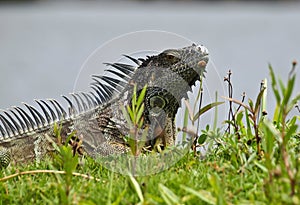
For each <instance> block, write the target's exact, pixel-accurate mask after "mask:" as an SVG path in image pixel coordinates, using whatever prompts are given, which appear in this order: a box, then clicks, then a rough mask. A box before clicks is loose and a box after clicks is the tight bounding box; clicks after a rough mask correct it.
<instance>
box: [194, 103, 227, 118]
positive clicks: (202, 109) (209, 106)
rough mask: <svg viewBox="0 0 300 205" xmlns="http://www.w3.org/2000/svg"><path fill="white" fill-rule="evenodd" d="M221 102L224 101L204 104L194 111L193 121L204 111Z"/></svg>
mask: <svg viewBox="0 0 300 205" xmlns="http://www.w3.org/2000/svg"><path fill="white" fill-rule="evenodd" d="M223 103H224V102H214V103H210V104H208V105H206V106H204V107H203V108H201V109H200V110H199V111H198V112H197V113H196V115H194V117H193V120H194V121H195V120H197V119H198V118H199V117H200V116H201V115H202V114H203V113H205V112H207V111H209V110H210V109H212V108H214V107H216V106H218V105H221V104H223Z"/></svg>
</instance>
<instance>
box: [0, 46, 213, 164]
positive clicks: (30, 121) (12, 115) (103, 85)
mask: <svg viewBox="0 0 300 205" xmlns="http://www.w3.org/2000/svg"><path fill="white" fill-rule="evenodd" d="M125 57H127V58H128V59H130V60H131V61H132V62H134V63H135V64H136V65H128V64H123V63H107V64H106V65H108V66H109V69H108V70H106V71H107V73H109V75H108V74H106V75H103V76H99V75H93V76H92V78H93V83H92V84H91V89H92V90H91V92H89V93H87V92H81V93H75V94H71V96H72V98H69V97H66V96H62V97H63V98H64V99H65V100H66V101H67V103H68V110H67V111H66V110H65V109H64V108H63V107H62V105H61V104H60V103H58V101H56V100H54V99H50V100H35V102H36V103H37V105H38V107H39V109H37V108H34V107H33V106H31V105H28V104H24V105H25V107H26V109H28V111H25V110H24V109H23V108H21V107H12V108H11V109H9V110H6V111H4V110H3V111H2V113H0V122H1V123H0V168H1V167H6V166H8V164H9V163H13V164H15V163H21V162H26V161H31V160H37V161H40V160H41V159H42V158H43V157H44V156H45V155H46V154H48V153H50V152H53V151H54V147H53V145H54V144H53V143H57V140H58V139H57V137H56V136H55V134H54V124H55V123H56V124H58V125H60V126H61V136H62V141H63V142H65V141H66V138H67V136H68V134H69V133H71V132H73V131H75V133H76V137H73V138H72V139H71V140H70V141H69V144H70V145H71V146H72V147H73V148H74V152H79V153H80V154H82V153H86V154H87V155H89V156H91V157H97V156H98V155H99V156H101V155H102V156H107V155H110V154H118V153H124V152H127V151H128V145H127V143H126V141H125V140H124V136H127V135H128V132H129V127H128V126H129V125H128V123H127V122H126V119H125V117H124V114H123V113H122V106H126V105H129V104H130V103H131V97H132V96H131V95H132V93H133V87H134V85H137V91H141V89H142V88H143V87H144V86H145V85H147V90H146V94H145V98H144V101H143V103H144V105H145V109H144V112H143V114H142V116H143V118H144V124H143V127H146V126H147V127H148V128H149V129H148V133H147V142H146V144H145V146H148V147H153V146H154V145H155V144H157V142H158V141H159V143H160V144H161V146H162V148H164V147H165V146H168V145H174V143H175V133H176V129H175V123H174V118H175V115H176V113H177V110H178V108H179V107H180V105H181V99H182V98H187V92H188V91H191V87H192V85H194V84H195V82H196V81H197V80H199V79H200V75H202V74H203V72H204V71H205V67H206V65H207V63H208V50H207V49H206V48H205V47H204V46H199V45H195V44H193V45H191V46H188V47H184V48H180V49H168V50H165V51H163V52H161V53H160V54H158V55H153V56H147V57H146V58H144V59H143V58H139V59H135V58H133V57H130V56H127V55H125Z"/></svg>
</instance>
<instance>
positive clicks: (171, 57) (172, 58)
mask: <svg viewBox="0 0 300 205" xmlns="http://www.w3.org/2000/svg"><path fill="white" fill-rule="evenodd" d="M166 58H167V60H168V61H169V62H170V63H173V64H174V63H177V62H178V61H180V59H179V58H178V57H176V56H174V55H172V54H167V55H166Z"/></svg>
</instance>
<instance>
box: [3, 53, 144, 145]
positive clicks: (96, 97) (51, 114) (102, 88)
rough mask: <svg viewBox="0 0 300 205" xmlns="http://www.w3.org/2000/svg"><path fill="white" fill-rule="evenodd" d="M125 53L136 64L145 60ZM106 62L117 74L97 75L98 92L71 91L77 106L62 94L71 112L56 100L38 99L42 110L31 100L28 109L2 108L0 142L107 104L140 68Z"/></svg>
mask: <svg viewBox="0 0 300 205" xmlns="http://www.w3.org/2000/svg"><path fill="white" fill-rule="evenodd" d="M124 56H125V57H127V58H128V59H130V60H132V61H133V62H134V63H136V64H140V62H141V61H140V60H137V59H135V58H132V57H130V56H127V55H124ZM105 65H107V66H110V68H109V69H106V71H107V72H109V73H112V74H114V75H115V77H114V78H113V77H109V76H100V75H93V76H92V77H93V78H92V79H93V80H94V82H93V83H91V88H92V89H93V90H94V92H89V93H87V92H80V93H71V94H70V95H71V96H72V98H73V99H74V101H75V103H76V107H75V106H74V105H73V103H72V100H71V99H70V98H69V97H67V96H65V95H62V97H63V99H65V100H66V101H67V103H68V112H67V111H66V110H65V109H64V108H63V106H62V105H61V104H60V103H59V102H58V101H56V100H55V99H48V100H34V101H35V102H36V103H37V105H38V107H39V108H40V109H41V111H42V112H40V111H38V110H37V109H36V108H35V107H33V106H32V105H29V104H27V103H23V104H24V106H25V107H26V109H27V110H28V112H27V111H25V110H24V109H23V108H21V107H18V106H14V107H12V108H11V109H9V110H8V111H5V110H2V112H3V113H4V114H5V116H4V115H3V114H1V113H0V121H1V124H0V143H1V142H2V141H5V140H7V139H12V138H14V137H17V136H18V135H24V134H26V133H28V132H31V131H34V130H39V129H42V128H43V127H46V126H49V125H51V124H53V123H54V122H58V121H60V120H68V119H69V118H71V117H75V116H76V115H79V114H80V113H82V112H85V111H88V110H91V109H93V108H95V107H97V106H99V105H103V104H104V103H105V102H107V101H108V100H110V99H111V97H112V96H113V91H112V88H113V89H114V91H116V92H120V91H121V90H122V89H123V88H124V86H125V85H126V83H127V82H128V80H129V79H130V77H131V76H132V74H133V73H134V70H135V69H136V67H135V66H132V65H127V64H122V63H105Z"/></svg>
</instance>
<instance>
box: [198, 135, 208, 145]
mask: <svg viewBox="0 0 300 205" xmlns="http://www.w3.org/2000/svg"><path fill="white" fill-rule="evenodd" d="M206 139H207V134H202V135H200V137H199V138H198V143H199V144H200V145H201V144H203V143H204V142H205V140H206Z"/></svg>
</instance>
